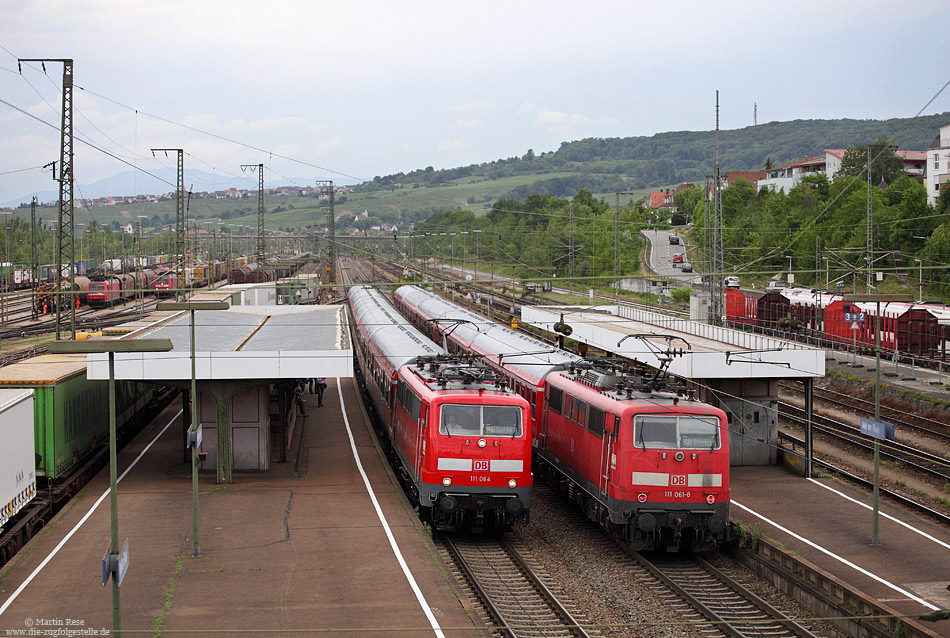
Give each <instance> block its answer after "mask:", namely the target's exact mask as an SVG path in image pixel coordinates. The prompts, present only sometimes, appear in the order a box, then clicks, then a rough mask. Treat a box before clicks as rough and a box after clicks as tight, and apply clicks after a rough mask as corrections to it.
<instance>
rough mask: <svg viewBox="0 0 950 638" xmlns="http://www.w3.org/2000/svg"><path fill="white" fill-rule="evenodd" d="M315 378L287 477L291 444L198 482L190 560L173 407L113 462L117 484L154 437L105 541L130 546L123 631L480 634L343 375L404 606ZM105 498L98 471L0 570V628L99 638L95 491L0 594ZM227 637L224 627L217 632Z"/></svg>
mask: <svg viewBox="0 0 950 638" xmlns="http://www.w3.org/2000/svg"><path fill="white" fill-rule="evenodd" d="M329 382H330V387H329V388H327V390H326V395H325V401H324V403H325V407H324V408H318V407H317V405H316V399H315V396H314V395H307V403H308V407H309V415H310V416H309V417H307V420H306V423H305V424H304V428H303V436H304V439H303V448H302V453H301V461H300V468H299V477H298V478H295V477H294V476H293V468H294V456H295V452H296V450H295V446H296V443H297V439H296V438H295V439H294V440H293V441H292V447H291V450H290V453H289V454H288V463H286V464H282V465H281V464H276V463H275V464H273V465H272V469H271V470H269V471H266V472H260V473H235V477H234V482H233V483H232V484H229V485H216V484H215V482H214V480H215V478H214V474H213V473H203V474H202V475H201V480H200V486H199V487H200V490H201V492H200V496H199V501H200V534H199V538H200V547H201V556H200V557H198V558H193V557H192V554H193V540H192V533H191V532H192V495H191V468H190V465H184V464H183V463H182V462H181V458H182V452H181V448H180V443H179V442H180V436H181V416H180V414H179V415H178V416H176V415H175V412H176V411H178V410H179V409H180V405H181V402H180V401H175V402H173V406H174V409H172V408H170V409H169V410H166V412H165V413H164V414H163V415H162V416H161V417H159V419H157V420H156V421H155V422H154V423H153V424H152V425H150V426H149V427H148V428H147V429H146V430H145V431H144V432H142V433H141V434H140V435H139V436H138V437H137V438H136V439H135V440H134V441H133V442H132V443H130V444H129V446H127V447H126V448H125V449H124V450H123V451H122V452H121V454H120V456H119V473H120V475H121V473H122V472H123V471H124V470H125V469H126V468H127V467H128V466H129V464H130V463H131V462H132V461H133V460H134V459H135V458H136V457H137V456H138V455H139V454H140V453H141V452H142V451H143V449H144V448H145V446H146V445H147V444H148V443H149V442H150V441H152V440H153V439H156V440H155V443H154V445H153V446H152V447H151V448H150V449H149V450H148V451H147V452H145V454H144V456H142V458H141V460H140V461H139V462H138V464H137V465H135V467H134V468H132V470H131V471H130V472H129V473H128V475H127V476H126V477H125V479H124V480H122V481H121V483H120V484H119V489H118V491H119V538H120V543H122V542H124V540H125V539H126V538H129V539H130V545H131V566H130V568H129V571H128V574H127V576H126V579H125V581H124V582H123V584H122V587H121V609H122V626H123V628H124V629H126V630H139V631H137V632H136V633H130V632H124V635H149V636H151V635H153V634H155V635H161V632H160V630H162V629H164V630H174V631H175V632H180V631H184V632H187V633H185V634H183V635H193V636H208V635H213V636H216V637H218V636H242V637H246V636H249V635H268V636H301V635H310V633H313V632H299V631H298V632H295V631H292V630H294V629H297V630H306V629H310V630H317V631H318V632H319V633H320V635H342V633H343V632H344V631H347V632H348V633H347V634H346V635H377V636H385V635H399V636H409V637H413V636H433V635H437V634H436V631H435V630H434V629H433V626H432V625H433V622H432V619H434V622H435V623H437V624H438V626H440V627H444V628H445V633H446V635H451V636H453V637H455V636H476V635H485V634H483V633H481V634H480V633H479V631H478V629H477V628H478V627H481V623H480V621H479V620H478V619H477V618H475V615H474V614H473V613H471V610H470V609H469V608H468V607H467V605H468V603H467V602H466V603H462V602H460V600H459V599H458V597H457V596H456V595H455V593H454V592H453V586H454V584H455V581H454V579H453V578H452V576H451V575H448V574H446V573H445V572H444V568H443V564H442V563H441V562H440V561H439V560H438V559H437V558H435V557H434V556H435V553H434V550H432V549H431V547H430V544H429V539H428V537H427V536H426V534H425V531H424V530H423V529H422V527H421V524H420V523H419V520H418V518H417V516H416V515H415V513H414V512H412V511H411V510H409V509H408V508H407V506H406V504H405V503H404V501H403V500H402V496H401V491H400V490H399V489H398V487H397V486H396V484H395V479H394V478H393V476H392V472H391V470H390V469H389V467H388V466H387V465H386V464H385V462H384V461H383V459H382V455H381V453H380V451H379V449H378V448H377V446H376V444H375V439H374V437H373V436H372V433H371V431H370V429H369V425H368V422H367V420H366V418H365V414H364V412H363V407H362V403H361V401H360V400H359V395H358V393H357V391H356V389H355V385H354V382H353V380H352V379H343V380H342V381H341V383H342V389H343V401H344V403H345V406H346V410H347V416H348V418H349V424H350V427H351V429H352V432H353V437H354V440H355V445H356V447H357V449H358V451H359V457H360V459H361V461H362V464H363V468H364V470H365V472H366V475H367V477H368V479H369V481H370V483H371V485H372V490H373V494H374V495H375V497H376V499H377V500H378V502H379V506H380V509H381V511H382V512H383V514H384V516H385V518H386V520H387V521H388V524H389V527H390V529H391V534H392V537H393V539H394V540H395V542H396V543H397V544H398V546H399V548H400V550H401V552H402V556H403V559H404V561H405V564H406V565H407V566H408V569H409V571H410V572H411V574H412V577H413V578H414V579H415V582H416V583H417V587H418V590H419V596H417V595H416V593H414V591H413V587H412V586H411V585H410V582H409V580H408V579H407V576H406V574H405V573H404V571H403V569H402V567H401V565H400V558H399V557H397V555H396V554H395V552H394V550H393V548H392V546H391V544H390V541H389V538H388V536H387V531H386V529H385V528H384V526H383V524H382V523H381V522H380V518H379V517H378V516H377V513H376V511H375V509H374V505H373V503H372V501H371V498H370V495H369V492H368V491H367V489H366V487H365V485H364V482H363V478H362V477H361V475H360V472H359V469H358V467H357V464H356V462H355V461H354V457H353V454H352V452H351V447H350V441H349V436H348V434H347V431H346V428H345V425H344V419H343V411H342V410H341V405H340V398H339V395H338V391H337V386H336V382H335V380H334V379H329ZM168 423H171V426H170V427H168V428H167V430H165V432H164V433H163V434H161V435H160V436H157V435H159V432H160V431H161V430H162V428H164V427H165V425H166V424H168ZM299 426H300V423H298V427H297V428H295V431H297V432H300V430H301V428H300V427H299ZM296 436H299V435H296ZM275 454H276V453H275ZM108 488H109V474H108V469H106V470H104V471H103V472H101V473H100V474H99V476H97V477H96V478H95V479H94V480H93V481H92V482H91V483H90V484H89V485H88V486H87V488H86V489H85V491H84V492H83V493H82V494H81V495H80V496H79V497H77V498H75V499H74V500H73V502H72V503H71V504H70V506H69V507H68V508H67V509H65V510H63V511H62V512H60V514H59V515H58V516H57V517H56V518H55V519H54V520H53V521H52V522H51V524H50V525H48V526H47V529H46V531H45V533H42V534H40V535H38V536H37V537H35V538H34V539H33V540H32V541H31V542H30V543H29V544H28V545H27V546H26V547H25V548H24V549H23V550H22V551H21V552H20V553H19V554H18V555H17V556H16V557H15V558H14V559H13V560H12V561H11V562H10V563H9V564H8V565H7V566H6V568H5V570H4V572H3V574H2V580H0V605H4V604H6V603H8V601H10V600H11V597H13V596H15V598H14V599H13V600H12V602H10V603H9V605H8V608H7V609H5V610H4V611H3V612H2V615H0V632H3V630H6V629H24V628H28V626H29V623H33V624H34V626H36V627H37V628H39V627H40V621H41V620H50V621H55V622H60V621H61V622H64V623H65V621H66V620H67V619H70V620H73V621H76V622H77V623H78V622H81V623H82V625H78V624H74V625H73V626H72V627H73V628H96V629H102V628H106V629H111V627H112V595H111V587H112V585H111V583H110V584H109V586H107V587H103V586H102V575H101V572H102V570H101V560H102V556H103V554H104V553H105V552H106V550H107V549H108V545H109V535H110V523H109V499H108V497H106V498H104V499H103V500H102V502H101V504H99V506H98V507H97V508H96V509H95V510H94V512H93V513H92V514H91V515H89V517H88V519H87V520H85V522H84V523H83V524H82V525H81V527H79V528H78V529H76V530H75V532H74V533H72V535H71V537H70V538H69V539H68V541H67V542H66V543H65V544H64V545H63V546H62V549H61V550H60V551H59V552H58V553H57V554H56V555H55V556H53V557H52V558H51V559H49V561H48V564H46V565H45V567H44V568H43V569H42V570H41V571H39V572H38V573H37V574H36V575H35V577H34V578H33V579H32V580H31V581H30V582H29V584H28V585H27V586H26V587H25V588H24V589H23V590H22V591H21V592H20V593H19V594H15V592H16V591H17V590H18V588H19V587H20V586H21V584H23V583H24V582H25V580H26V579H28V578H29V577H30V576H31V574H32V573H33V572H34V570H36V568H37V567H38V566H39V565H40V564H41V563H42V562H43V561H44V560H46V559H47V557H48V556H49V555H50V553H51V552H53V551H54V548H56V547H57V545H58V544H60V543H61V541H63V540H64V538H65V537H66V536H67V535H68V534H70V532H71V530H73V529H74V528H75V527H76V526H77V524H79V523H80V522H81V520H82V519H83V517H84V516H86V514H87V512H89V510H90V509H91V508H92V506H93V504H94V503H95V502H96V501H97V499H99V497H100V496H102V495H103V494H105V493H107V492H108ZM419 597H423V598H424V601H425V602H424V604H425V606H427V607H428V609H429V610H430V611H431V618H430V617H429V616H428V615H427V614H426V613H425V611H424V610H423V605H422V604H420V602H419ZM387 628H388V629H387ZM228 629H233V630H235V631H233V632H230V631H222V630H228ZM212 630H213V632H214V633H212ZM328 630H329V631H328ZM336 630H339V632H338V631H336ZM361 630H365V631H361ZM156 631H158V632H159V633H155V632H156ZM265 632H266V634H265ZM164 635H179V634H178V633H170V632H166V633H165V634H164Z"/></svg>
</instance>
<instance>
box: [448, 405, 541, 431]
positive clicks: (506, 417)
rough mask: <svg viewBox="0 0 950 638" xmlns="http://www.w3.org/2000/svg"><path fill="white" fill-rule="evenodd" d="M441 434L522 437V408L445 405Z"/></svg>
mask: <svg viewBox="0 0 950 638" xmlns="http://www.w3.org/2000/svg"><path fill="white" fill-rule="evenodd" d="M439 432H441V433H442V434H446V435H448V436H503V437H517V436H521V433H522V430H521V408H518V407H515V406H492V405H486V406H480V405H457V404H443V405H442V413H441V422H440V425H439Z"/></svg>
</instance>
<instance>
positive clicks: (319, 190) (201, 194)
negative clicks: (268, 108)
mask: <svg viewBox="0 0 950 638" xmlns="http://www.w3.org/2000/svg"><path fill="white" fill-rule="evenodd" d="M333 191H334V194H335V196H336V197H339V196H341V195H345V194H347V193H351V192H352V191H353V187H352V186H337V185H334V187H333ZM277 195H284V196H287V197H313V198H316V199H324V198H326V197H327V193H326V189H325V188H323V187H316V186H280V187H278V188H265V189H264V196H265V197H268V196H277ZM191 196H192V197H194V198H195V199H257V197H258V191H257V189H246V188H225V189H223V190H217V191H212V192H207V191H197V192H192V193H191ZM174 199H175V193H174V191H170V192H168V193H165V194H163V195H110V196H107V197H96V198H92V199H75V200H73V206H84V207H86V208H90V207H94V206H97V207H99V206H123V205H127V204H142V203H147V202H163V201H169V200H174ZM56 205H58V202H57V201H55V200H54V201H51V202H42V203H40V206H56ZM29 207H30V205H29V204H26V203H24V204H20V205H19V206H17V208H18V209H19V208H29ZM3 210H13V209H12V208H4V209H3Z"/></svg>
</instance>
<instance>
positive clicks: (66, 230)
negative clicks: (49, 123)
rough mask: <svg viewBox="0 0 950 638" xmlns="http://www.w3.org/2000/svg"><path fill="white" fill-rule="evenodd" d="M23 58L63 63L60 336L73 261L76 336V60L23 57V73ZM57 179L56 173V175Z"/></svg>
mask: <svg viewBox="0 0 950 638" xmlns="http://www.w3.org/2000/svg"><path fill="white" fill-rule="evenodd" d="M22 62H39V63H40V64H42V65H43V71H44V72H45V71H46V64H45V63H46V62H62V63H63V110H62V120H61V121H62V125H61V127H60V145H59V148H60V151H59V168H60V171H59V210H58V213H57V229H56V232H57V250H56V293H55V296H54V299H55V301H56V340H57V341H58V340H59V339H60V338H61V336H60V332H61V324H62V314H61V313H62V310H63V295H62V288H63V263H64V262H65V263H68V264H69V294H67V295H66V297H65V299H66V303H67V304H68V305H69V325H70V335H71V337H72V338H73V339H75V338H76V304H75V301H74V299H73V296H72V292H73V290H75V288H76V246H75V243H74V242H73V237H74V232H75V224H74V222H73V61H72V59H70V58H20V59H18V60H17V65H18V68H19V70H20V74H21V75H22V73H23V67H22V66H20V64H21V63H22ZM54 179H55V176H54Z"/></svg>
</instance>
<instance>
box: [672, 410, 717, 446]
mask: <svg viewBox="0 0 950 638" xmlns="http://www.w3.org/2000/svg"><path fill="white" fill-rule="evenodd" d="M679 434H680V448H682V449H686V450H699V449H704V448H705V449H707V450H708V449H715V448H717V447H719V421H718V420H717V419H714V418H702V417H696V416H684V417H680V419H679Z"/></svg>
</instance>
